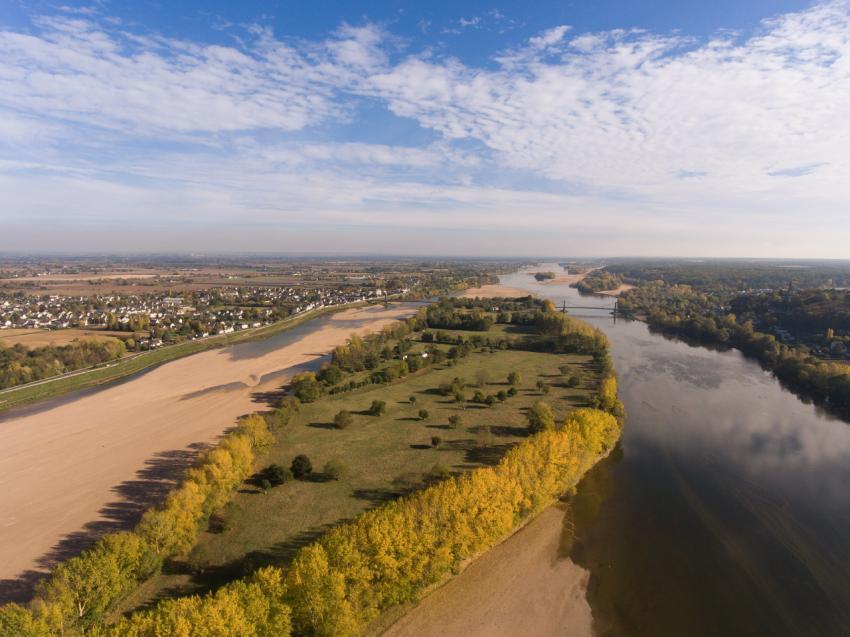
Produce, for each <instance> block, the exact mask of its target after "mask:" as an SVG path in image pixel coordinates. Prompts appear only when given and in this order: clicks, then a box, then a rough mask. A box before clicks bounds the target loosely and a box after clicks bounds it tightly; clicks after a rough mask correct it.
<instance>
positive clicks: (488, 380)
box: [125, 326, 598, 608]
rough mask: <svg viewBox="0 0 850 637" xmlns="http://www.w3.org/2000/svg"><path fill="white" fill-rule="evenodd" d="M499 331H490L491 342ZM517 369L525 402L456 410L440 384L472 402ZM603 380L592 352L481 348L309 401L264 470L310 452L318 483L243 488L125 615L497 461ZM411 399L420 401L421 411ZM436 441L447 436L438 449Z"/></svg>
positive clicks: (285, 555) (272, 559)
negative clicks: (334, 466) (541, 384)
mask: <svg viewBox="0 0 850 637" xmlns="http://www.w3.org/2000/svg"><path fill="white" fill-rule="evenodd" d="M503 329H504V328H503V326H495V327H494V329H493V333H492V334H491V335H493V334H496V333H498V332H501V331H502V330H503ZM447 332H448V331H447ZM460 333H461V332H456V334H460ZM463 334H464V336H466V337H469V336H471V335H472V333H470V332H464V333H463ZM445 349H448V347H445ZM564 365H569V366H570V367H571V368H573V369H578V370H580V371H581V373H582V376H583V380H584V382H583V384H582V385H581V386H580V387H577V388H568V387H567V386H566V384H565V382H564V380H565V379H564V374H562V373H561V372H560V371H559V367H562V366H564ZM511 371H517V372H519V373H520V374H521V376H522V382H521V383H520V384H519V386H518V390H519V391H518V394H517V395H516V396H514V397H512V398H508V399H507V401H506V402H504V403H496V404H495V405H493V406H492V407H486V406H483V405H478V404H473V403H471V402H466V403H457V402H455V400H454V398H453V397H452V396H442V395H440V393H439V391H438V390H437V388H438V387H439V386H440V384H441V383H443V382H446V381H449V382H450V381H451V380H452V379H453V378H455V377H462V378H464V379H465V381H466V383H467V387H466V394H467V397H468V398H471V397H472V395H473V394H474V392H475V391H476V390H477V389H480V390H481V391H483V392H484V394H496V393H497V392H498V391H499V390H500V389H505V390H507V389H508V388H509V385H508V383H507V380H506V378H507V375H508V373H509V372H511ZM538 379H542V380H544V381H545V382H546V384H547V385H548V386H549V388H550V389H549V393H548V394H547V395H543V394H541V392H540V391H539V390H538V389H537V387H536V386H535V385H536V383H537V381H538ZM597 381H598V378H597V374H596V372H595V370H594V367H593V365H592V363H591V359H590V357H589V356H577V355H557V354H549V353H532V352H527V351H515V350H500V351H496V352H494V353H490V352H489V351H487V352H475V353H473V354H471V355H470V356H468V357H466V358H463V359H461V360H460V361H459V362H458V363H457V364H456V365H454V366H447V365H445V364H440V365H435V366H432V367H428V368H426V369H424V370H421V371H419V372H418V373H416V374H412V375H410V376H408V377H407V378H406V379H404V380H401V381H398V382H396V383H394V384H392V385H379V386H376V385H371V386H368V387H366V388H363V389H360V390H357V391H354V392H350V393H343V394H338V395H335V396H326V397H324V398H322V399H321V400H319V401H317V402H315V403H309V404H305V405H303V406H302V408H301V413H300V415H299V416H298V418H297V419H296V420H295V421H293V422H292V423H290V424H289V425H288V426H287V427H285V428H284V429H282V430H281V431H280V432H279V434H278V439H277V442H276V444H275V445H274V446H273V448H272V449H271V450H270V451H269V453H268V454H267V455H266V456H265V457H263V458H262V459H261V460H260V466H259V467H258V468H260V469H262V468H263V467H265V466H268V465H269V464H270V463H277V464H281V465H284V466H286V467H289V465H290V463H291V462H292V459H293V457H294V456H295V455H297V454H306V455H307V456H309V457H310V459H311V461H312V464H313V467H314V472H315V473H314V475H313V477H312V478H311V479H308V480H303V481H302V480H294V481H290V482H288V483H286V484H283V485H281V486H278V487H274V488H272V489H270V490H269V491H268V492H267V493H263V492H262V491H261V490H260V489H259V488H257V487H255V486H251V485H245V486H244V487H243V488H242V489H241V490H240V491H239V493H237V494H236V496H235V497H234V499H233V501H232V502H231V503H230V504H229V505H228V506H226V507H225V509H224V510H223V511H221V512H219V514H217V515H216V516H214V520H213V524H211V527H212V530H210V531H207V532H204V533H202V535H201V538H200V540H199V542H198V543H197V545H196V546H195V548H194V550H193V551H192V552H191V554H190V555H189V556H188V559H187V561H186V563H185V564H180V565H176V567H175V568H172V569H170V570H171V572H165V573H163V574H162V575H160V576H158V577H156V578H154V579H153V580H151V581H149V582H148V583H146V584H145V585H143V586H142V588H141V589H140V590H139V591H137V592H136V593H135V594H134V595H133V596H132V598H131V599H130V600H128V602H127V604H126V605H125V608H132V607H137V606H139V605H143V604H146V603H148V602H150V601H151V600H154V599H157V598H161V597H166V596H172V595H179V594H185V593H190V592H197V591H202V590H205V589H207V588H210V587H214V586H216V585H218V584H221V583H224V582H225V581H228V580H230V579H233V578H235V577H239V576H241V575H242V574H244V573H245V572H248V571H251V570H253V568H255V567H256V566H258V565H261V564H266V563H274V564H286V563H287V561H288V560H289V559H291V557H292V556H293V554H294V552H295V551H296V550H297V549H298V548H299V547H301V546H303V545H304V544H306V543H308V542H310V541H312V540H314V539H315V538H316V537H318V536H320V535H321V534H323V533H324V532H326V531H327V530H328V529H329V528H331V527H332V526H334V525H336V524H339V523H340V522H342V521H345V520H348V519H351V518H353V517H355V516H356V515H358V514H359V513H362V512H363V511H365V510H367V509H369V508H372V507H375V506H379V505H380V504H382V503H383V502H386V501H387V500H390V499H393V498H395V497H398V495H400V494H402V493H404V492H405V491H407V490H411V489H415V488H419V487H421V486H423V485H424V484H425V483H427V481H428V480H429V479H431V477H430V474H431V472H432V469H433V468H434V465H437V464H439V465H443V466H444V467H446V468H448V470H449V471H451V472H461V471H466V470H470V469H473V468H475V467H480V466H483V465H488V464H495V463H496V462H498V460H499V459H500V458H501V456H502V455H503V454H504V453H505V452H506V451H507V449H508V448H510V446H511V445H513V444H515V443H516V442H518V441H519V440H521V439H522V438H523V437H525V436H526V435H527V432H526V425H527V421H526V418H525V411H526V409H527V408H528V407H529V406H531V405H532V404H533V403H534V402H536V401H538V400H545V401H546V402H547V403H549V404H550V405H551V406H552V408H553V410H554V411H555V413H556V416H557V418H558V420H561V419H563V418H564V416H565V415H566V414H567V413H568V412H569V411H570V410H572V409H574V408H576V407H578V406H582V405H584V404H586V401H587V399H588V396H589V394H590V393H591V392H592V391H593V390H594V389H595V387H596V384H597ZM410 396H415V398H416V400H415V403H414V404H412V403H411V402H410ZM376 399H378V400H383V401H385V402H386V404H387V411H386V414H385V415H383V416H379V417H375V416H370V415H367V413H366V410H367V409H368V408H369V405H370V403H371V402H372V400H376ZM343 409H344V410H348V411H350V412H352V413H354V423H353V424H352V425H351V426H349V427H348V428H346V429H341V430H340V429H336V428H334V426H333V419H334V415H335V414H336V413H337V412H339V411H340V410H343ZM420 409H426V410H427V411H428V412H429V413H430V417H429V418H428V419H427V420H420V419H419V417H418V412H419V410H420ZM452 415H460V416H461V418H462V421H463V423H462V425H461V426H460V427H458V428H457V429H452V428H450V427H449V417H450V416H452ZM433 436H439V437H440V438H441V439H442V442H441V443H440V444H439V445H438V446H436V447H435V446H433V445H432V440H431V439H432V437H433ZM330 460H335V461H338V462H341V463H343V464H344V465H345V467H346V472H345V474H344V476H343V477H342V479H340V480H328V479H327V478H326V476H324V475H323V474H322V468H323V466H324V464H325V463H326V462H328V461H330Z"/></svg>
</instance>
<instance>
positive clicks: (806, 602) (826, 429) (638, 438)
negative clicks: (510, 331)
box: [501, 264, 850, 637]
mask: <svg viewBox="0 0 850 637" xmlns="http://www.w3.org/2000/svg"><path fill="white" fill-rule="evenodd" d="M541 269H543V270H556V271H557V270H559V269H560V268H558V266H557V265H556V264H545V265H543V266H541ZM501 282H502V283H503V284H504V285H509V286H511V287H519V288H523V289H528V290H529V291H532V292H535V293H537V294H538V295H539V296H541V297H544V298H550V299H552V300H553V301H555V302H556V303H557V304H559V305H560V304H562V303H566V305H567V306H593V307H603V308H610V307H613V304H614V299H612V298H609V297H600V296H581V295H579V293H578V292H577V290H575V289H573V288H570V287H568V286H566V285H558V284H540V283H537V282H536V281H535V280H534V279H533V278H532V277H531V276H530V274H528V272H519V273H516V274H511V275H507V276H503V277H502V278H501ZM568 311H570V313H572V314H574V315H577V316H581V317H582V318H584V319H585V320H587V321H589V322H591V323H593V324H594V325H596V326H598V327H600V328H601V329H603V330H604V331H605V332H606V333H607V334H608V336H609V338H610V339H611V342H612V354H613V358H614V362H615V366H616V369H617V372H618V375H619V378H620V398H621V399H622V400H623V402H624V403H625V406H626V411H627V414H628V415H627V420H626V426H625V429H624V431H623V437H622V440H621V443H620V445H619V448H618V449H617V450H616V451H615V452H614V453H613V454H612V455H611V456H610V457H609V458H608V459H607V460H606V461H604V462H602V463H600V464H599V465H598V466H597V467H596V468H595V469H593V470H592V471H591V472H590V473H589V474H588V475H587V477H586V478H585V479H584V480H583V482H582V483H581V485H580V486H579V489H578V493H577V494H576V496H575V497H574V498H573V501H572V506H571V507H570V509H569V511H568V513H567V514H566V516H565V518H564V533H563V542H562V547H561V551H562V553H563V554H568V555H569V556H570V557H571V558H572V559H573V560H574V561H576V562H577V563H578V564H580V565H581V566H583V567H585V568H586V569H588V570H589V571H590V574H591V575H590V584H589V587H588V600H589V602H590V604H591V607H592V608H593V613H594V621H595V630H596V632H597V634H599V635H606V636H607V635H646V636H653V637H661V636H668V635H669V636H676V637H684V636H697V635H711V636H717V635H722V636H733V635H769V636H782V635H794V636H800V635H828V636H834V635H850V424H847V423H845V422H843V421H841V420H838V419H835V418H832V417H830V416H828V415H826V414H824V413H822V412H821V411H820V410H818V409H817V408H816V407H814V406H812V405H810V404H805V403H804V402H802V401H801V400H800V399H798V398H797V397H796V396H795V395H794V394H792V393H791V392H789V391H786V390H785V389H783V388H782V386H781V385H780V384H779V382H778V381H777V380H775V379H774V378H773V377H772V376H771V375H770V374H768V373H766V372H764V371H763V370H762V369H761V368H760V367H759V365H758V363H756V362H754V361H751V360H748V359H746V358H745V357H744V356H743V355H742V354H740V352H737V351H735V350H732V351H725V352H718V351H712V350H710V349H706V348H702V347H692V346H690V345H688V344H686V343H684V342H680V341H677V340H671V339H668V338H665V337H663V336H660V335H657V334H653V333H651V332H650V330H649V329H648V327H647V326H646V325H645V324H644V323H640V322H633V321H624V320H622V319H615V318H614V317H613V316H611V313H610V310H609V309H578V308H577V309H571V310H568Z"/></svg>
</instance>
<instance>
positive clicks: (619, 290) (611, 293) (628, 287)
mask: <svg viewBox="0 0 850 637" xmlns="http://www.w3.org/2000/svg"><path fill="white" fill-rule="evenodd" d="M634 287H635V286H633V285H629V284H628V283H623V284H622V285H621V286H619V287H617V288H615V289H613V290H604V291H603V292H598V293H597V294H604V295H605V296H620V295H621V294H622V293H623V292H628V291H629V290H632V289H634Z"/></svg>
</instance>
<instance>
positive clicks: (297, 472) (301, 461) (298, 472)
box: [290, 453, 313, 480]
mask: <svg viewBox="0 0 850 637" xmlns="http://www.w3.org/2000/svg"><path fill="white" fill-rule="evenodd" d="M290 471H292V475H293V476H294V477H295V478H296V479H297V480H303V479H304V478H306V477H307V476H308V475H310V474H311V473H313V463H312V462H310V458H308V457H307V456H305V455H304V454H303V453H302V454H299V455H297V456H295V458H294V459H293V460H292V466H291V467H290Z"/></svg>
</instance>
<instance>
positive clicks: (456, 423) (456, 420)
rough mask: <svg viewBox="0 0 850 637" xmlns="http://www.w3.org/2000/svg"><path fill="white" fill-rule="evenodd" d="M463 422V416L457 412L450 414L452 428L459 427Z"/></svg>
mask: <svg viewBox="0 0 850 637" xmlns="http://www.w3.org/2000/svg"><path fill="white" fill-rule="evenodd" d="M462 424H463V418H461V417H460V416H458V415H457V414H454V415H452V416H449V427H450V428H452V429H457V428H458V427H460V426H461V425H462Z"/></svg>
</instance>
